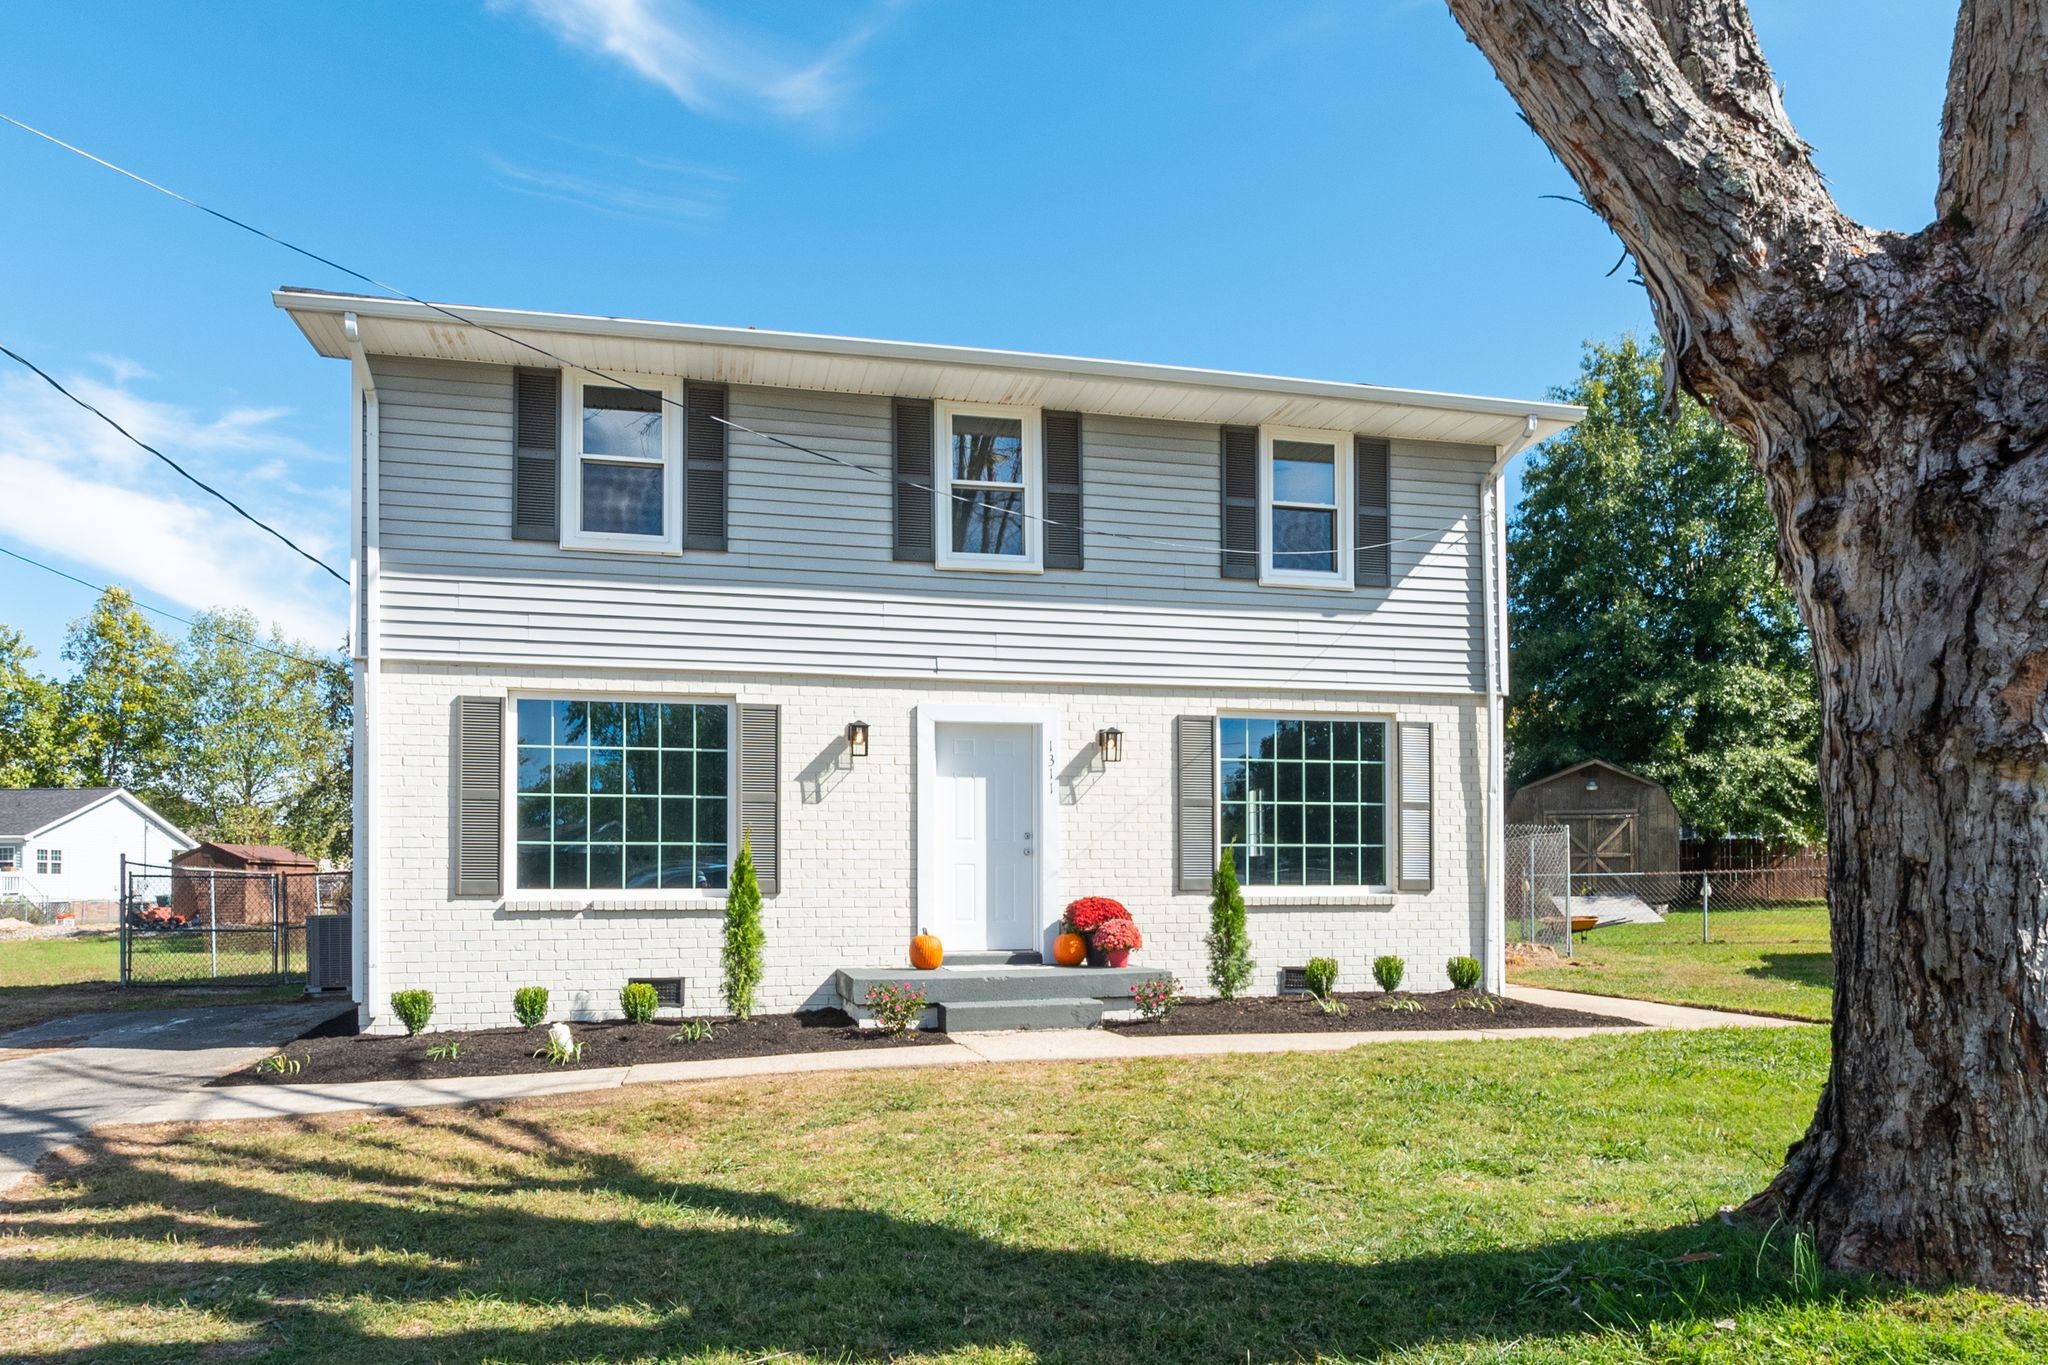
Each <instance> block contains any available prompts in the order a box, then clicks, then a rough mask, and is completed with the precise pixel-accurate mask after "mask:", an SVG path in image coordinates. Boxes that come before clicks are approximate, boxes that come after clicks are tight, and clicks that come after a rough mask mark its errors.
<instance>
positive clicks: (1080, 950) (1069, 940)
mask: <svg viewBox="0 0 2048 1365" xmlns="http://www.w3.org/2000/svg"><path fill="white" fill-rule="evenodd" d="M1087 956H1088V940H1087V939H1085V938H1082V937H1081V936H1080V935H1079V934H1061V935H1060V936H1059V937H1058V938H1056V939H1054V940H1053V941H1052V960H1053V961H1054V962H1057V963H1059V964H1060V966H1062V967H1078V966H1080V965H1081V963H1082V961H1083V960H1084V959H1086V958H1087Z"/></svg>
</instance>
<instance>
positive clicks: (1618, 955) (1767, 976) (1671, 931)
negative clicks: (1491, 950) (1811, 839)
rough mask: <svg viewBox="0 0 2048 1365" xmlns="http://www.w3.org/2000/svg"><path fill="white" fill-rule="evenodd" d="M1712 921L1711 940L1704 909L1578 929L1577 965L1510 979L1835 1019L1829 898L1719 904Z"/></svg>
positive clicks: (1523, 971)
mask: <svg viewBox="0 0 2048 1365" xmlns="http://www.w3.org/2000/svg"><path fill="white" fill-rule="evenodd" d="M1709 928H1710V929H1711V931H1712V937H1713V941H1712V942H1710V943H1701V942H1700V917H1699V913H1698V912H1697V911H1682V910H1680V911H1673V912H1672V913H1671V915H1670V916H1669V917H1668V918H1667V919H1666V920H1665V921H1664V923H1662V924H1621V925H1615V926H1613V927H1611V928H1606V929H1593V930H1590V931H1588V932H1586V933H1584V934H1580V935H1579V936H1578V940H1577V943H1576V945H1575V963H1576V965H1573V966H1555V967H1552V966H1545V967H1540V968H1539V967H1528V966H1511V967H1510V968H1509V971H1508V979H1509V980H1511V981H1515V982H1518V983H1520V984H1522V985H1525V986H1549V987H1552V988H1554V989H1557V990H1567V991H1587V992H1590V993H1592V994H1594V995H1626V996H1634V997H1635V998H1637V999H1639V1000H1663V1001H1668V1002H1670V1003H1672V1004H1676V1005H1709V1006H1715V1007H1718V1008H1721V1009H1732V1010H1748V1011H1752V1012H1757V1013H1763V1014H1782V1015H1789V1016H1791V1017H1792V1018H1795V1019H1813V1020H1819V1021H1823V1022H1825V1021H1826V1020H1827V1019H1828V1018H1829V1016H1830V1014H1831V1012H1832V1009H1833V1004H1834V997H1833V989H1834V981H1835V972H1834V961H1833V958H1832V956H1831V955H1830V953H1829V948H1828V911H1827V907H1826V906H1825V905H1805V906H1798V907H1793V908H1789V909H1782V910H1729V911H1715V912H1714V913H1713V914H1712V916H1711V919H1710V925H1709Z"/></svg>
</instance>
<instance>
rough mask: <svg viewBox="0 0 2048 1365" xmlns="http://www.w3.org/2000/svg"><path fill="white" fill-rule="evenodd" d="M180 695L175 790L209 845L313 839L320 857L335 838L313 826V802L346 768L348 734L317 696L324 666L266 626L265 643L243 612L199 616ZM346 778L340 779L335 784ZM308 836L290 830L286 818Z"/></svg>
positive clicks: (328, 700)
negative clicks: (214, 841)
mask: <svg viewBox="0 0 2048 1365" xmlns="http://www.w3.org/2000/svg"><path fill="white" fill-rule="evenodd" d="M183 656H184V667H183V670H182V673H183V678H184V683H185V696H184V701H183V707H182V715H181V719H182V721H183V723H182V724H181V725H180V727H179V728H178V730H177V731H176V733H175V734H173V735H172V737H171V744H170V747H171V751H172V755H173V759H174V765H173V770H172V771H173V774H174V777H175V781H176V786H177V789H178V790H179V791H180V792H181V793H182V794H183V796H184V797H185V799H186V800H187V801H189V802H190V803H191V804H192V805H193V806H194V807H196V808H197V810H198V812H199V816H198V820H197V823H198V824H199V825H200V827H201V828H202V829H204V830H205V831H206V832H207V833H208V834H210V835H212V836H214V837H215V838H220V839H226V840H230V841H233V842H237V843H274V842H290V843H292V844H293V845H294V846H295V847H297V846H300V845H301V840H300V839H299V838H298V837H296V836H297V835H300V834H308V835H310V836H312V838H313V841H314V842H315V843H316V844H317V845H318V846H317V847H312V848H303V849H302V851H304V852H307V853H312V854H322V853H325V852H327V851H328V848H327V845H328V843H329V842H330V841H331V840H332V838H333V835H334V831H333V829H332V828H331V827H327V826H319V811H318V810H317V806H318V805H319V804H320V803H319V802H318V801H317V800H316V801H315V802H314V803H313V808H309V807H308V805H307V801H308V798H309V796H312V795H313V794H314V793H316V792H318V791H319V790H320V789H321V788H322V785H323V784H332V783H333V782H334V781H335V780H336V779H335V772H336V768H337V767H341V768H343V769H345V768H346V763H347V759H346V757H345V748H346V744H347V730H346V727H345V725H339V724H337V718H336V716H335V715H334V711H333V706H334V698H333V696H332V695H331V694H329V693H327V692H326V691H324V687H327V686H332V684H324V683H323V675H325V674H327V673H330V672H332V665H331V664H330V663H329V661H327V660H324V659H318V658H313V657H310V656H308V655H305V654H303V653H302V652H300V650H299V649H298V647H297V646H296V645H294V644H293V643H292V642H291V641H290V640H287V639H286V638H285V637H284V636H283V635H282V634H281V633H280V632H278V631H277V630H275V629H273V630H272V631H271V633H270V635H269V636H268V638H265V637H264V636H263V634H262V631H261V628H260V627H259V626H258V625H257V623H256V618H255V617H254V616H253V615H251V614H250V613H249V612H247V611H243V610H231V611H210V612H202V613H200V614H199V616H198V617H197V618H195V619H194V621H193V622H192V630H191V633H190V634H189V635H188V636H187V638H186V641H185V647H184V651H183ZM343 780H344V781H345V779H343ZM295 814H297V815H298V816H299V817H300V818H301V819H302V820H306V821H311V822H313V823H314V824H315V825H316V826H319V827H316V828H313V829H310V830H308V829H303V828H301V829H296V830H294V829H291V828H289V826H290V824H291V822H292V818H293V816H294V815H295Z"/></svg>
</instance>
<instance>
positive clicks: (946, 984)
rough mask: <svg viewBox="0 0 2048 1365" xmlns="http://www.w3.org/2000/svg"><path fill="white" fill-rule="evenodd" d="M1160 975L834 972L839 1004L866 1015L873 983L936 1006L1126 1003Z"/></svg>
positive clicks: (1145, 970) (1027, 970)
mask: <svg viewBox="0 0 2048 1365" xmlns="http://www.w3.org/2000/svg"><path fill="white" fill-rule="evenodd" d="M1157 975H1159V970H1158V969H1157V968H1155V967H1028V966H1027V967H971V966H953V965H951V964H948V965H946V966H943V967H940V968H939V969H938V970H937V971H930V972H920V971H916V970H914V969H912V968H909V967H901V968H885V967H842V968H840V969H839V971H837V972H836V973H834V974H833V986H834V987H835V988H836V989H837V990H838V992H839V1002H840V1005H841V1006H842V1007H843V1008H844V1009H846V1011H847V1012H848V1013H850V1014H854V1015H864V1014H865V1013H866V1011H867V995H868V988H869V987H870V986H880V985H885V984H886V985H910V986H917V987H919V988H921V989H922V990H923V991H924V998H925V1000H926V1001H927V1002H928V1003H930V1004H933V1005H952V1004H965V1003H968V1002H970V1001H973V1002H980V1001H1003V1002H1007V1003H1012V1004H1028V1003H1030V1002H1032V1001H1038V1000H1084V999H1094V1000H1102V1001H1108V1002H1110V1007H1111V1008H1113V1009H1114V1008H1127V1007H1129V1005H1130V1001H1131V987H1133V986H1135V985H1137V984H1138V983H1139V982H1141V981H1149V980H1151V979H1152V978H1153V977H1155V976H1157Z"/></svg>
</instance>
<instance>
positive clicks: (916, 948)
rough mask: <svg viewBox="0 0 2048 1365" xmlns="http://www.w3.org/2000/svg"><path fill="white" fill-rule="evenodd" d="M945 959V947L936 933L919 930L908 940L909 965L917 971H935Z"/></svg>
mask: <svg viewBox="0 0 2048 1365" xmlns="http://www.w3.org/2000/svg"><path fill="white" fill-rule="evenodd" d="M945 960H946V949H945V947H944V946H943V945H942V944H941V943H940V942H939V940H938V936H937V935H935V934H928V933H924V932H922V931H920V932H919V934H918V935H917V937H916V938H913V939H912V940H910V965H911V966H913V967H915V968H917V969H918V970H919V971H921V972H929V971H935V970H937V968H938V965H939V964H940V963H941V962H944V961H945Z"/></svg>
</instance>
